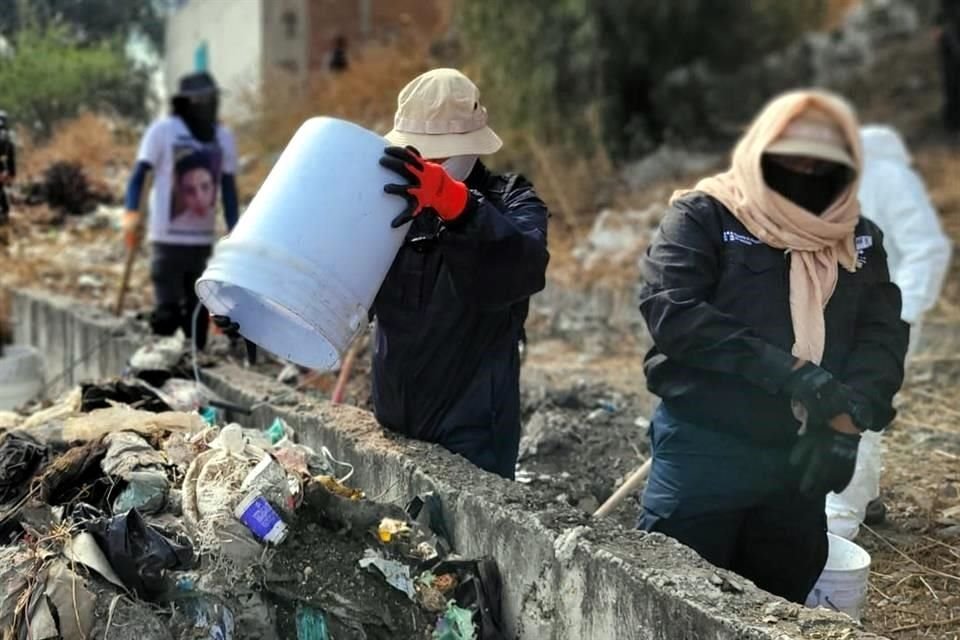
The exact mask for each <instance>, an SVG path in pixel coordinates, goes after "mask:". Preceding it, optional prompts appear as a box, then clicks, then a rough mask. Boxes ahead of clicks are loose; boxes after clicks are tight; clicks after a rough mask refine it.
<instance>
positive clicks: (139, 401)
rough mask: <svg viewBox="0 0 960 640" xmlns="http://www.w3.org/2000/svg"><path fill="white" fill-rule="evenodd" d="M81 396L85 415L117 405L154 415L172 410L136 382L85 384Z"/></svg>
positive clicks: (81, 389)
mask: <svg viewBox="0 0 960 640" xmlns="http://www.w3.org/2000/svg"><path fill="white" fill-rule="evenodd" d="M80 396H81V400H80V411H82V412H83V413H89V412H90V411H95V410H96V409H109V408H110V407H112V406H116V405H117V404H124V405H128V406H130V407H132V408H134V409H141V410H143V411H150V412H152V413H162V412H164V411H170V410H171V409H172V407H170V406H169V405H168V404H167V403H166V402H164V401H163V400H162V399H161V398H160V397H159V396H158V395H157V394H156V393H155V392H154V391H153V390H151V389H149V388H147V386H146V385H143V384H141V383H139V382H137V381H135V380H134V381H131V382H125V381H123V380H115V381H113V382H106V383H102V384H92V383H85V384H82V385H80Z"/></svg>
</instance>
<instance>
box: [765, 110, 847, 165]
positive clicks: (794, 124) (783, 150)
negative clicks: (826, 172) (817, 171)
mask: <svg viewBox="0 0 960 640" xmlns="http://www.w3.org/2000/svg"><path fill="white" fill-rule="evenodd" d="M765 153H774V154H778V155H783V156H804V157H807V158H817V159H819V160H827V161H828V162H836V163H838V164H842V165H846V166H848V167H850V168H851V169H853V170H854V171H856V170H857V163H856V162H854V160H853V155H852V154H851V153H850V148H849V144H848V143H847V140H846V138H845V137H844V135H843V129H841V127H840V125H839V124H838V123H837V122H836V121H834V119H833V118H831V117H830V115H829V114H828V113H826V112H825V111H821V110H819V109H811V110H809V111H806V112H804V113H803V114H802V115H800V116H798V117H797V118H795V119H794V120H792V121H791V122H790V124H788V125H787V126H786V127H785V128H784V130H783V133H782V134H780V137H779V138H777V139H776V140H774V141H773V143H772V144H771V145H770V146H769V147H767V149H766V151H765Z"/></svg>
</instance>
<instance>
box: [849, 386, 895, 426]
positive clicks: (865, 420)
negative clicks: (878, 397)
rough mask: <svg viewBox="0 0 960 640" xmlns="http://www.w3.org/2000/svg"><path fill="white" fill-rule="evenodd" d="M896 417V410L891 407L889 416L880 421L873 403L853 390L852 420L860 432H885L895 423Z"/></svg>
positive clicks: (851, 400) (851, 392)
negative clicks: (887, 427)
mask: <svg viewBox="0 0 960 640" xmlns="http://www.w3.org/2000/svg"><path fill="white" fill-rule="evenodd" d="M896 415H897V412H896V410H895V409H894V408H893V407H890V409H889V411H888V415H886V416H884V417H883V418H881V419H879V420H878V419H877V415H876V413H875V412H874V407H873V403H872V402H870V400H869V399H868V398H867V397H866V396H864V395H863V394H861V393H859V392H857V391H854V390H852V389H851V391H850V419H851V420H853V424H855V425H856V426H857V428H858V429H860V431H866V430H867V429H869V430H870V431H883V430H884V429H885V428H886V426H887V425H888V424H890V422H892V421H893V418H894V417H895V416H896ZM884 418H886V419H884Z"/></svg>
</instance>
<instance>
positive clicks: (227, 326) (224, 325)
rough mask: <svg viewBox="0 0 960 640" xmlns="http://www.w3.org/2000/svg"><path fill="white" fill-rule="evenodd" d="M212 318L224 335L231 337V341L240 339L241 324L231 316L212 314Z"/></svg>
mask: <svg viewBox="0 0 960 640" xmlns="http://www.w3.org/2000/svg"><path fill="white" fill-rule="evenodd" d="M210 319H211V320H213V324H215V325H216V327H217V328H218V329H220V331H221V332H222V333H223V335H225V336H227V337H228V338H230V341H231V342H233V341H235V340H239V339H240V324H239V323H237V322H234V321H233V320H231V319H230V317H229V316H210Z"/></svg>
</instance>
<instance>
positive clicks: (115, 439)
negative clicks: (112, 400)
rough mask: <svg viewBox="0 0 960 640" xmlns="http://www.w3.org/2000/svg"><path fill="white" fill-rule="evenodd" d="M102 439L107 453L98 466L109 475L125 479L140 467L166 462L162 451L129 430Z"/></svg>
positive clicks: (161, 465) (155, 465)
mask: <svg viewBox="0 0 960 640" xmlns="http://www.w3.org/2000/svg"><path fill="white" fill-rule="evenodd" d="M103 441H104V443H105V444H106V445H107V454H106V455H105V456H104V457H103V461H102V462H101V463H100V468H101V469H103V472H104V473H105V474H107V475H109V476H117V477H120V478H123V479H124V480H126V479H127V477H128V476H129V475H130V474H131V473H132V472H134V471H137V470H139V469H141V468H142V467H163V465H165V464H166V462H167V460H166V458H164V456H163V454H162V453H160V452H159V451H157V450H156V449H154V448H153V447H152V446H150V443H148V442H147V441H146V440H145V439H143V437H141V436H139V435H137V434H136V433H133V432H131V431H118V432H117V433H111V434H109V435H108V436H107V437H106V438H104V439H103Z"/></svg>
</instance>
